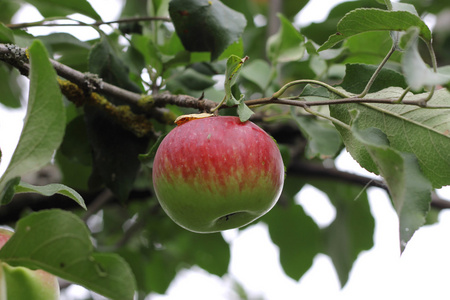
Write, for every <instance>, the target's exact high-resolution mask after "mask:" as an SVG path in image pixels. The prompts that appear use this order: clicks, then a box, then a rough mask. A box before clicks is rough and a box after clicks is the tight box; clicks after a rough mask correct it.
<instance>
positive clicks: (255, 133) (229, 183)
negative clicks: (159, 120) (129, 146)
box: [152, 116, 285, 233]
mask: <svg viewBox="0 0 450 300" xmlns="http://www.w3.org/2000/svg"><path fill="white" fill-rule="evenodd" d="M284 172H285V170H284V165H283V160H282V158H281V154H280V151H279V149H278V147H277V145H276V143H275V141H274V140H273V138H272V137H270V136H269V135H268V134H267V133H266V132H265V131H264V130H262V129H261V128H260V127H258V126H257V125H255V124H254V123H252V122H250V121H246V122H241V121H240V120H239V118H237V117H231V116H214V117H208V118H202V119H195V120H191V121H188V122H187V123H184V124H182V125H179V126H177V127H175V128H174V129H173V130H172V131H171V132H169V134H168V135H167V136H166V137H165V138H164V139H163V141H162V142H161V144H160V145H159V148H158V150H157V152H156V155H155V158H154V162H153V174H152V177H153V186H154V189H155V193H156V196H157V198H158V200H159V203H160V204H161V207H162V208H163V209H164V211H165V212H166V213H167V215H168V216H169V217H170V218H171V219H172V220H173V221H174V222H175V223H177V224H178V225H180V226H181V227H183V228H185V229H187V230H190V231H193V232H198V233H210V232H218V231H222V230H227V229H232V228H238V227H241V226H244V225H247V224H249V223H251V222H252V221H254V220H256V219H257V218H259V217H261V216H262V215H264V214H265V213H267V212H268V211H269V210H270V209H271V208H272V207H273V206H274V205H275V203H276V202H277V200H278V198H279V197H280V194H281V191H282V188H283V183H284Z"/></svg>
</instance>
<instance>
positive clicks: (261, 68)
mask: <svg viewBox="0 0 450 300" xmlns="http://www.w3.org/2000/svg"><path fill="white" fill-rule="evenodd" d="M270 74H271V69H270V66H269V64H268V63H267V62H266V61H265V60H262V59H255V60H251V61H250V62H249V63H248V64H246V65H245V68H243V69H242V72H241V76H242V77H243V78H245V79H247V80H249V81H251V82H253V83H254V84H256V85H257V86H258V87H259V88H260V90H261V92H264V91H265V90H266V89H267V87H268V86H269V83H270V80H271V78H270V77H271V76H270Z"/></svg>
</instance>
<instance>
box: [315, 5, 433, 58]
mask: <svg viewBox="0 0 450 300" xmlns="http://www.w3.org/2000/svg"><path fill="white" fill-rule="evenodd" d="M410 27H417V28H419V36H420V37H421V38H423V39H424V40H425V41H427V42H431V31H430V29H429V28H428V26H427V25H426V24H425V23H424V22H423V21H422V20H421V19H420V18H419V17H418V16H416V15H414V14H412V13H410V12H407V11H387V10H381V9H376V8H361V9H355V10H353V11H351V12H349V13H348V14H346V15H345V16H344V17H343V18H342V19H341V20H340V21H339V23H338V25H337V31H338V32H337V33H336V34H334V35H331V36H330V37H329V38H328V40H327V41H326V42H325V43H324V44H323V45H322V46H320V48H319V49H318V51H323V50H326V49H329V48H331V47H333V46H334V45H336V44H337V43H339V42H341V41H343V40H345V39H346V38H348V37H351V36H354V35H357V34H360V33H363V32H368V31H379V30H387V31H407V30H408V29H409V28H410Z"/></svg>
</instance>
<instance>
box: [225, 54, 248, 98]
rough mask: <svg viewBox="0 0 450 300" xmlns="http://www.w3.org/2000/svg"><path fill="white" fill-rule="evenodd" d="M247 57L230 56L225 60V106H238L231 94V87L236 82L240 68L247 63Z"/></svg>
mask: <svg viewBox="0 0 450 300" xmlns="http://www.w3.org/2000/svg"><path fill="white" fill-rule="evenodd" d="M247 59H248V57H247V56H246V57H244V58H242V59H241V58H240V57H237V56H235V55H232V56H230V57H229V58H228V60H227V68H226V71H225V83H224V87H225V97H226V101H227V105H229V106H233V105H235V104H238V100H236V98H234V96H233V92H232V91H231V87H232V86H233V85H234V84H235V83H236V80H237V78H238V76H239V73H240V72H241V70H242V66H243V65H244V63H245V62H246V61H247Z"/></svg>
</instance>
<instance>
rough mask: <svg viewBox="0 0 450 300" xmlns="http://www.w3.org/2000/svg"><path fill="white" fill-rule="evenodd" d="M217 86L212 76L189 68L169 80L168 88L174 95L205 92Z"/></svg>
mask: <svg viewBox="0 0 450 300" xmlns="http://www.w3.org/2000/svg"><path fill="white" fill-rule="evenodd" d="M214 84H216V81H215V80H214V79H212V78H211V76H208V75H205V74H202V73H200V72H198V71H196V70H194V69H193V68H187V69H185V70H184V71H182V72H179V73H177V74H175V75H174V76H173V77H171V78H170V79H168V80H167V88H168V89H169V90H170V91H171V92H172V93H174V94H178V93H180V94H188V93H189V91H204V90H206V89H208V88H210V87H212V86H213V85H214Z"/></svg>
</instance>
